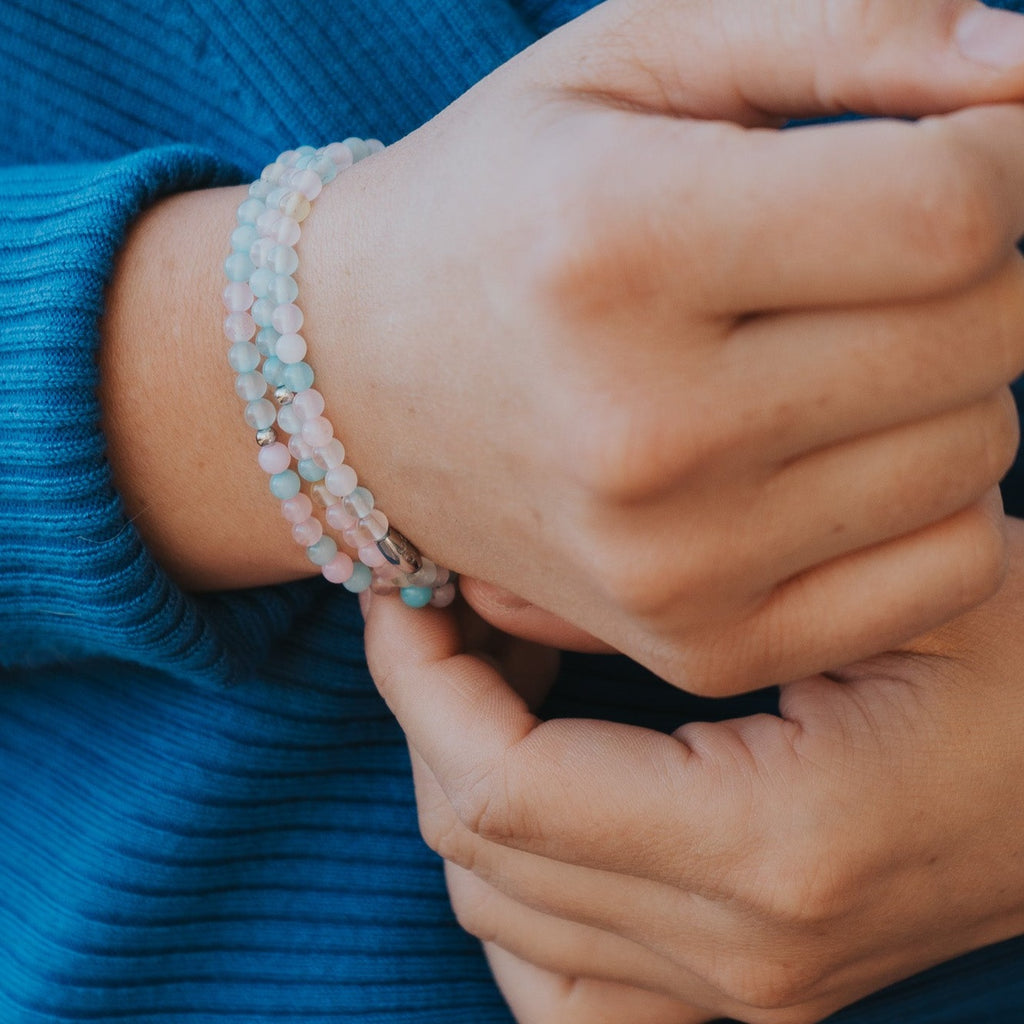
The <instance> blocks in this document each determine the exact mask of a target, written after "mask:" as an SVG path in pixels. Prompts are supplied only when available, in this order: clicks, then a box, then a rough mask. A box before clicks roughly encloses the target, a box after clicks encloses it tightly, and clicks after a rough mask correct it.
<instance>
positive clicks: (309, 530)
mask: <svg viewBox="0 0 1024 1024" xmlns="http://www.w3.org/2000/svg"><path fill="white" fill-rule="evenodd" d="M323 535H324V528H323V526H321V525H320V520H319V519H315V518H313V517H312V516H310V518H309V519H304V520H303V521H302V522H301V523H295V525H294V526H292V540H294V541H295V543H296V544H299V545H301V546H302V547H304V548H308V547H309V546H310V545H311V544H315V543H316V542H317V541H318V540H319V539H320V538H321V537H322V536H323Z"/></svg>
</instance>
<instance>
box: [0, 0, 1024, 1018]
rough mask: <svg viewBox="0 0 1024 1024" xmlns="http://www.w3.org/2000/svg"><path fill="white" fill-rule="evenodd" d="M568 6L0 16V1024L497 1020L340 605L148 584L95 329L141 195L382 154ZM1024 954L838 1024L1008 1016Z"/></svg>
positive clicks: (651, 716)
mask: <svg viewBox="0 0 1024 1024" xmlns="http://www.w3.org/2000/svg"><path fill="white" fill-rule="evenodd" d="M587 6H589V0H516V2H506V0H337V2H331V0H322V2H321V3H318V4H298V3H296V4H286V3H280V2H277V3H270V2H269V0H253V2H248V3H242V2H241V0H191V2H188V3H186V2H178V3H174V2H171V3H165V4H162V5H158V6H152V5H151V6H147V5H143V4H138V3H135V2H130V0H0V95H2V96H3V97H4V103H3V104H0V425H2V429H3V435H2V436H3V444H2V450H3V458H2V459H0V1024H54V1022H58V1021H61V1022H70V1021H90V1022H106V1024H114V1022H121V1024H123V1022H153V1024H155V1022H158V1021H159V1022H161V1024H166V1022H178V1021H181V1022H183V1024H269V1022H305V1024H316V1022H324V1024H326V1022H328V1021H331V1022H336V1021H339V1020H350V1019H351V1020H357V1021H362V1022H366V1024H509V1022H510V1017H509V1014H508V1012H507V1010H506V1009H505V1008H504V1006H503V1003H502V1001H501V999H500V996H499V995H498V993H497V991H496V990H495V988H494V986H493V984H492V983H491V981H490V979H489V975H488V972H487V969H486V965H485V963H484V961H483V958H482V957H481V955H480V953H479V950H478V948H477V945H476V943H475V942H474V941H473V940H471V939H469V938H468V937H467V936H465V935H464V934H463V933H462V932H461V931H460V930H459V929H458V927H457V926H456V925H455V922H454V920H453V918H452V915H451V913H450V910H449V908H448V903H447V898H446V895H445V891H444V884H443V879H442V876H441V872H440V868H439V864H438V862H437V860H436V858H434V857H433V855H432V854H430V853H429V851H427V850H426V848H425V847H424V845H423V844H422V842H421V841H420V839H419V836H418V831H417V826H416V818H415V809H414V801H413V793H412V786H411V781H410V777H409V768H408V763H407V757H406V752H405V746H404V743H403V740H402V737H401V734H400V732H399V730H398V728H397V726H396V725H395V723H394V721H393V720H392V718H391V716H390V715H389V714H388V712H387V710H386V708H385V707H384V705H383V704H382V702H381V701H380V700H379V698H378V697H377V695H376V693H375V691H374V689H373V686H372V683H371V681H370V679H369V677H368V675H367V672H366V668H365V663H364V660H363V655H362V647H361V633H360V619H359V615H358V610H357V607H356V605H355V603H354V601H353V600H352V599H351V598H350V597H348V595H345V594H343V593H340V592H339V591H337V590H336V589H334V588H330V587H328V586H326V585H320V584H319V583H317V582H312V583H309V584H301V585H294V586H289V587H280V588H269V589H264V590H261V591H249V592H242V593H234V594H224V595H214V596H208V597H204V598H202V599H197V598H193V597H189V596H188V595H185V594H182V593H181V592H180V591H178V590H177V589H176V588H175V587H174V586H173V585H171V584H170V583H169V581H168V580H167V579H166V577H165V576H164V575H163V574H162V573H161V571H160V569H159V567H158V566H157V565H155V564H154V563H153V561H152V560H151V558H150V557H149V555H148V553H147V552H146V550H145V549H144V547H143V546H142V544H141V543H140V541H139V539H138V537H137V535H136V533H135V531H134V530H133V528H132V526H131V524H130V523H129V522H127V521H126V520H125V518H124V514H123V510H122V507H121V504H120V501H119V499H118V497H117V495H116V494H115V492H114V490H113V488H112V486H111V482H110V479H109V475H108V471H107V466H106V463H105V459H104V441H103V436H102V432H101V430H100V410H99V408H98V404H97V400H96V397H95V390H96V385H97V371H96V362H95V353H96V347H97V345H98V342H99V332H98V327H97V321H98V318H99V316H100V315H101V313H102V310H103V292H104V287H105V284H106V282H107V281H108V280H109V277H110V274H111V269H112V261H113V258H114V255H115V254H116V252H117V249H118V246H119V244H120V242H121V240H122V238H123V237H124V233H125V230H126V228H127V227H128V225H129V224H130V222H131V220H132V218H133V217H134V216H135V215H136V214H137V213H138V211H139V210H140V209H142V208H143V207H144V206H145V205H146V204H148V203H151V202H153V201H154V200H155V199H156V198H157V197H158V196H159V195H161V194H164V193H167V192H171V191H178V190H182V189H189V188H201V187H205V186H208V185H213V184H217V183H223V182H226V181H236V180H240V179H241V177H242V176H247V175H251V174H253V173H255V171H256V170H257V169H258V168H259V167H260V166H261V165H262V164H263V163H265V162H266V161H267V159H269V158H270V157H272V156H273V155H274V154H276V153H277V152H278V151H279V150H280V149H281V148H283V147H284V146H287V145H291V144H294V143H295V142H297V141H320V140H329V139H332V138H340V137H344V136H346V135H349V134H357V135H360V134H361V135H377V136H379V137H381V138H383V139H385V140H387V141H390V140H392V139H395V138H397V137H399V136H400V135H402V134H404V133H405V132H407V131H409V130H411V129H413V128H415V127H416V126H418V125H419V124H421V123H423V121H425V120H426V119H428V118H429V117H430V116H431V115H432V114H433V113H435V112H436V111H437V110H439V109H440V108H441V107H443V106H444V105H446V104H447V103H448V102H449V101H450V100H452V99H454V98H455V97H456V96H458V95H459V94H460V93H461V92H463V91H464V90H465V89H466V88H468V87H469V86H470V85H472V84H473V83H474V82H475V81H477V80H478V79H479V78H480V77H482V76H483V75H484V74H486V73H487V72H488V71H490V70H491V69H492V68H493V67H495V66H496V65H498V64H499V63H501V62H502V61H504V60H506V59H507V58H508V57H510V56H511V55H512V54H514V53H515V52H517V51H518V50H520V49H522V48H523V47H524V46H526V45H528V44H529V43H530V42H531V41H532V40H533V39H534V38H536V35H537V34H538V33H540V32H545V31H548V30H550V29H552V28H554V27H556V26H557V25H558V24H560V23H562V22H563V21H564V20H566V19H567V18H569V17H571V16H574V15H575V14H577V13H579V12H580V11H581V10H582V9H583V8H585V7H587ZM153 343H154V344H160V343H161V339H160V337H159V336H158V335H157V334H155V335H154V339H153ZM140 400H143V399H142V398H141V396H140ZM772 701H773V697H772V695H771V694H765V695H757V696H755V697H754V698H751V700H749V701H746V702H743V703H732V702H726V703H717V704H711V703H709V702H704V701H699V700H695V699H691V698H686V697H684V696H683V695H681V694H679V693H677V692H676V691H674V690H671V689H669V688H667V687H665V686H664V685H662V684H660V683H658V682H657V681H654V680H652V679H651V678H650V677H649V676H647V675H646V674H644V673H642V672H640V671H639V670H638V669H636V667H635V666H630V665H627V664H625V663H623V662H622V661H621V660H611V659H602V660H595V659H588V658H578V657H577V658H570V659H568V663H567V670H566V673H565V677H564V679H563V681H562V683H561V685H560V687H559V689H558V691H557V692H556V695H555V698H554V700H553V702H552V712H553V713H564V714H581V713H584V714H595V713H599V714H603V715H606V716H608V717H611V718H622V719H628V720H635V721H642V722H644V723H645V724H648V725H651V726H652V727H657V728H671V727H674V726H675V725H677V724H679V722H681V721H683V720H685V719H687V718H692V717H722V716H725V715H729V714H733V713H745V712H746V711H748V710H750V709H751V708H753V707H758V706H765V707H771V706H772ZM1022 949H1024V944H1022V943H1021V942H1016V943H1004V944H1002V945H1001V946H999V947H993V949H991V950H983V951H980V952H979V953H977V954H975V955H974V956H973V957H971V958H965V959H964V960H962V961H959V962H958V963H957V964H956V965H949V966H948V967H947V968H944V969H939V970H937V971H934V972H930V973H929V974H928V975H922V976H921V977H920V978H917V979H912V980H911V981H910V982H907V983H906V984H905V985H903V986H896V987H895V988H894V989H892V990H889V991H888V992H886V993H883V994H881V995H879V996H878V997H875V999H874V1000H871V1001H868V1002H867V1003H865V1004H862V1006H861V1007H858V1008H853V1009H851V1010H850V1011H847V1013H846V1014H844V1015H842V1020H843V1022H844V1024H855V1022H856V1024H866V1022H868V1021H871V1022H875V1021H878V1022H881V1021H883V1020H884V1021H886V1022H887V1024H889V1022H892V1021H895V1020H900V1021H922V1022H923V1021H929V1022H932V1024H940V1022H941V1024H953V1022H954V1021H961V1020H963V1021H968V1020H969V1021H971V1022H972V1024H978V1022H984V1021H1004V1020H1005V1021H1011V1020H1017V1019H1018V1017H1017V1016H1016V1015H1010V1016H1007V1015H1006V1014H1008V1013H1010V1014H1013V1013H1015V1010H1016V1009H1019V1008H1020V1007H1021V1006H1024V980H1021V979H1022V978H1024V972H1022V971H1021V970H1020V967H1021V964H1022V963H1024V952H1022ZM894 1007H895V1008H897V1011H898V1012H896V1011H894V1010H893V1008H894ZM958 1007H959V1009H958ZM961 1010H962V1011H963V1013H964V1014H967V1015H966V1016H963V1015H961V1016H958V1015H957V1014H958V1013H960V1012H961ZM894 1012H895V1015H894ZM623 1024H628V1022H623Z"/></svg>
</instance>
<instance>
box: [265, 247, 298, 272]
mask: <svg viewBox="0 0 1024 1024" xmlns="http://www.w3.org/2000/svg"><path fill="white" fill-rule="evenodd" d="M267 265H268V266H269V267H271V268H273V271H274V273H275V274H294V273H295V271H296V270H298V269H299V254H298V253H297V252H296V251H295V250H294V249H293V248H292V247H291V246H290V245H275V246H274V248H273V249H271V250H270V258H269V259H268V260H267Z"/></svg>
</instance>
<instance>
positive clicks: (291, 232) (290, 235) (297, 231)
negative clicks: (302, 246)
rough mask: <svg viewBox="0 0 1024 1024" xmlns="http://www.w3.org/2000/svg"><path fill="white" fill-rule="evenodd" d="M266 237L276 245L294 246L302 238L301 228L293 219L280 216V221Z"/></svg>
mask: <svg viewBox="0 0 1024 1024" xmlns="http://www.w3.org/2000/svg"><path fill="white" fill-rule="evenodd" d="M275 212H280V211H275ZM267 237H268V238H274V239H276V240H277V244H278V245H294V244H295V243H296V242H297V241H298V240H299V239H300V238H301V237H302V228H300V227H299V222H298V221H297V220H295V219H294V218H293V217H286V216H285V215H284V214H281V219H280V220H279V221H278V222H277V223H276V224H275V225H274V227H273V230H272V231H270V232H269V233H268V235H267Z"/></svg>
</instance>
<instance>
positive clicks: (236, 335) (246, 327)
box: [224, 285, 256, 342]
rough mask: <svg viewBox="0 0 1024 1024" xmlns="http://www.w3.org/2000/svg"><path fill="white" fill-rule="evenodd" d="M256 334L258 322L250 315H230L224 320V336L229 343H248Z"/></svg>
mask: <svg viewBox="0 0 1024 1024" xmlns="http://www.w3.org/2000/svg"><path fill="white" fill-rule="evenodd" d="M246 287H248V285H246ZM255 334H256V321H255V320H253V318H252V317H251V316H249V314H248V313H228V315H227V316H226V317H225V318H224V336H225V337H226V338H227V339H228V341H231V342H235V341H248V340H249V339H250V338H252V337H253V336H254V335H255Z"/></svg>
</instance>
